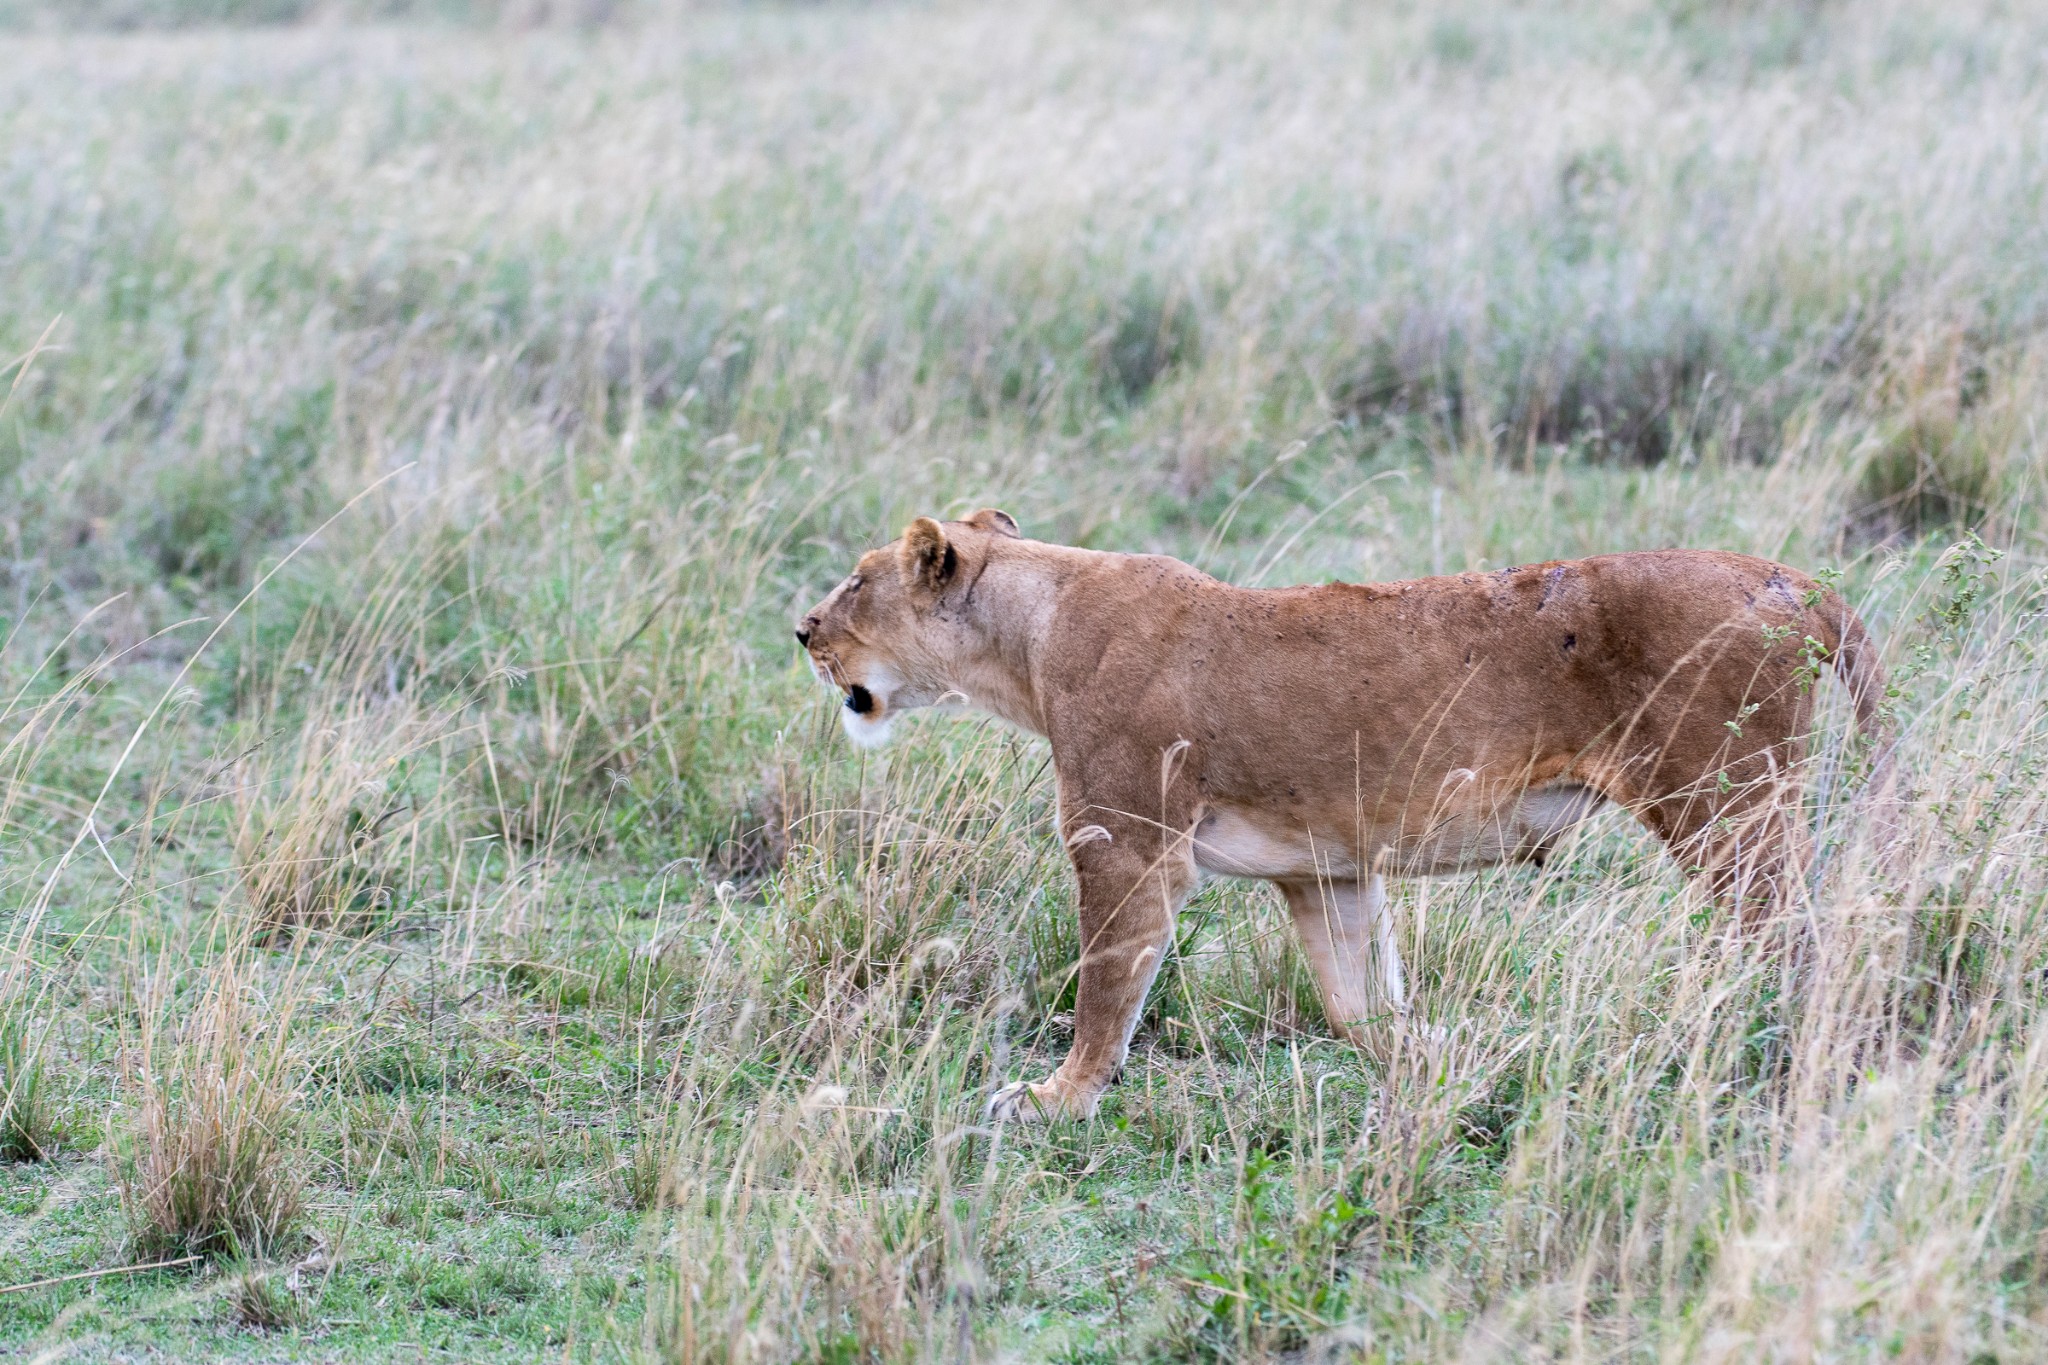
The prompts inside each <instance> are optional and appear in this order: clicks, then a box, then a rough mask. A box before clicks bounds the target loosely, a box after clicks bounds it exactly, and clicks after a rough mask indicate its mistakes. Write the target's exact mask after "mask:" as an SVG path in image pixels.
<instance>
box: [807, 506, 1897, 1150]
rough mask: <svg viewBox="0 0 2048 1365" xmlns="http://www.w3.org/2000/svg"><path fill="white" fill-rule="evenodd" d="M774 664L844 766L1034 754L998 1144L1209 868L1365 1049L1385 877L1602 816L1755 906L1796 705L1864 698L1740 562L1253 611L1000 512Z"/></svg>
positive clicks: (1813, 632)
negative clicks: (1048, 1050)
mask: <svg viewBox="0 0 2048 1365" xmlns="http://www.w3.org/2000/svg"><path fill="white" fill-rule="evenodd" d="M796 638H797V640H798V642H799V643H801V644H802V645H803V647H804V649H805V650H806V652H807V653H808V655H809V659H810V662H811V666H812V668H813V669H814V670H815V671H816V672H817V674H818V676H819V677H821V678H823V679H825V680H826V681H827V682H829V683H831V684H832V685H833V686H834V687H836V688H838V689H839V691H840V692H842V693H843V694H844V695H845V698H846V703H845V710H844V712H843V719H844V721H845V725H846V731H847V733H848V734H849V735H850V736H852V738H853V739H854V740H855V741H856V742H857V743H861V744H876V743H880V742H881V741H882V740H883V739H885V738H886V737H887V735H888V732H889V727H890V725H891V724H892V723H893V722H894V721H895V719H896V717H897V716H898V715H900V714H902V713H903V712H905V711H908V710H910V709H912V708H913V707H920V706H929V705H932V704H933V703H935V702H942V701H958V700H965V701H967V702H969V703H971V704H973V705H974V706H977V707H980V708H981V709H983V710H985V711H989V712H993V713H994V714H995V715H997V716H1000V717H1002V718H1003V719H1004V720H1007V721H1009V722H1011V723H1012V724H1014V725H1018V726H1021V727H1023V728H1024V729H1026V730H1030V731H1032V732H1033V733H1035V734H1039V735H1043V736H1045V737H1046V738H1047V739H1048V740H1050V741H1051V742H1052V757H1053V767H1054V771H1055V773H1056V775H1057V780H1058V799H1059V806H1058V809H1059V830H1060V835H1061V837H1062V839H1063V840H1064V842H1065V845H1066V848H1067V851H1068V854H1069V856H1070V857H1071V859H1072V861H1073V865H1074V875H1075V877H1076V878H1077V879H1078V882H1079V887H1080V918H1081V943H1082V954H1081V963H1080V982H1079V988H1080V995H1079V1000H1078V1003H1077V1004H1076V1006H1075V1010H1074V1045H1073V1049H1072V1051H1070V1052H1069V1053H1068V1055H1067V1059H1066V1061H1065V1062H1064V1063H1062V1064H1061V1066H1060V1067H1059V1069H1058V1070H1057V1071H1055V1072H1054V1073H1053V1074H1052V1076H1051V1077H1050V1078H1048V1079H1047V1080H1044V1081H1042V1082H1037V1083H1029V1084H1027V1083H1021V1082H1020V1083H1017V1084H1014V1085H1010V1086H1006V1087H1004V1088H1003V1089H1002V1090H1000V1091H998V1092H997V1094H996V1096H995V1098H994V1099H993V1101H992V1102H991V1112H992V1113H993V1114H994V1115H995V1116H996V1117H998V1118H1014V1117H1019V1116H1023V1115H1041V1116H1046V1117H1086V1116H1089V1115H1092V1114H1093V1113H1094V1111H1095V1107H1096V1104H1097V1102H1098V1101H1099V1100H1100V1098H1101V1096H1102V1092H1103V1090H1104V1088H1105V1087H1106V1086H1108V1085H1109V1083H1110V1081H1111V1079H1112V1078H1113V1077H1114V1076H1115V1075H1116V1072H1117V1070H1118V1068H1119V1067H1121V1065H1122V1064H1123V1060H1124V1055H1125V1052H1126V1050H1127V1048H1128V1046H1129V1043H1130V1037H1131V1031H1132V1029H1133V1028H1134V1027H1135V1025H1136V1022H1137V1019H1138V1014H1139V1010H1140V1007H1141V1006H1142V1005H1143V1003H1144V1000H1145V994H1146V991H1147V989H1148V988H1149V987H1150V985H1151V983H1152V978H1153V976H1154V974H1155V973H1157V972H1158V970H1159V966H1160V961H1161V958H1162V956H1163V955H1164V954H1165V952H1166V950H1167V946H1168V944H1169V943H1170V942H1171V941H1172V936H1173V922H1174V916H1175V914H1176V912H1177V911H1178V910H1179V908H1180V905H1181V901H1182V899H1183V898H1184V897H1185V896H1186V895H1187V893H1188V891H1189V889H1190V888H1191V887H1192V886H1193V885H1194V883H1195V880H1196V878H1197V876H1198V875H1199V874H1200V873H1201V872H1204V871H1206V872H1213V873H1220V874H1223V875H1226V876H1234V877H1259V878H1264V879H1266V880H1268V881H1271V882H1274V883H1276V884H1277V885H1278V886H1279V887H1280V889H1281V891H1282V892H1283V893H1284V894H1285V896H1286V898H1287V904H1288V906H1289V908H1290V909H1291V910H1292V911H1293V916H1294V924H1295V928H1296V929H1297V931H1298V932H1299V933H1300V935H1301V941H1302V945H1303V947H1304V948H1305V949H1306V951H1307V953H1308V957H1309V960H1310V962H1311V963H1312V964H1313V965H1314V968H1315V973H1316V978H1317V981H1318V983H1319V984H1320V987H1321V990H1322V997H1323V1004H1324V1007H1325V1010H1326V1011H1327V1013H1328V1016H1329V1020H1330V1024H1331V1026H1332V1027H1333V1028H1335V1029H1338V1030H1340V1031H1342V1032H1343V1033H1345V1034H1347V1035H1350V1036H1352V1037H1354V1038H1361V1039H1362V1038H1363V1037H1364V1034H1363V1032H1362V1030H1363V1028H1364V1026H1365V1025H1367V1024H1368V1023H1369V1022H1371V1021H1374V1020H1376V1019H1384V1018H1389V1017H1398V1016H1400V1015H1403V1014H1404V1013H1405V1012H1406V1010H1407V1007H1408V999H1407V988H1406V986H1405V985H1404V983H1403V979H1402V970H1401V959H1400V955H1399V953H1398V952H1397V951H1396V949H1395V942H1394V925H1393V921H1392V916H1391V915H1390V914H1389V912H1388V909H1387V896H1386V891H1385V887H1384V884H1383V882H1382V874H1383V873H1387V872H1394V873H1431V872H1449V871H1453V870H1456V869H1460V868H1471V867H1480V866H1485V865H1487V864H1492V863H1498V862H1503V861H1509V860H1529V861H1538V862H1540V861H1541V860H1542V858H1543V857H1544V855H1545V853H1546V852H1547V851H1548V850H1549V849H1550V847H1551V846H1552V844H1553V843H1554V842H1555V841H1556V840H1557V838H1558V836H1559V835H1560V834H1561V833H1563V832H1564V831H1565V830H1566V829H1568V828H1570V827H1571V826H1572V825H1573V824H1574V823H1576V822H1577V821H1579V820H1581V819H1583V818H1584V817H1585V816H1586V815H1587V814H1588V813H1590V812H1591V811H1592V810H1593V809H1594V808H1595V807H1596V806H1598V805H1599V804H1600V803H1601V802H1603V801H1613V802H1617V803H1619V804H1620V805H1622V806H1623V807H1625V808H1626V809H1627V810H1628V811H1629V812H1630V813H1632V814H1633V815H1634V816H1635V817H1636V818H1637V819H1638V820H1640V821H1642V823H1643V824H1644V825H1646V826H1648V827H1649V828H1650V829H1651V830H1652V831H1654V832H1655V833H1656V834H1657V835H1658V836H1660V837H1661V838H1662V839H1663V840H1664V841H1665V843H1666V845H1667V846H1668V847H1669V848H1670V849H1671V850H1672V852H1673V853H1674V854H1675V855H1676V856H1677V857H1678V858H1679V860H1680V861H1681V862H1682V863H1683V864H1685V865H1686V866H1687V868H1688V869H1689V870H1692V871H1703V872H1705V873H1706V874H1707V875H1708V876H1709V877H1710V878H1711V879H1712V885H1713V887H1714V888H1715V890H1716V891H1717V892H1719V893H1721V894H1723V895H1725V896H1726V897H1728V898H1729V899H1730V900H1732V901H1733V902H1735V903H1736V904H1738V905H1740V906H1743V907H1754V906H1757V905H1759V904H1763V903H1767V902H1768V901H1769V899H1770V898H1771V897H1772V896H1773V895H1774V894H1775V893H1776V891H1777V890H1778V888H1779V887H1780V886H1781V885H1782V884H1785V883H1786V880H1787V879H1788V878H1790V877H1794V876H1796V875H1797V871H1798V868H1799V865H1800V863H1801V861H1802V855H1803V852H1804V839H1805V836H1804V830H1803V827H1802V825H1801V822H1800V821H1799V820H1798V818H1797V816H1796V811H1795V810H1793V809H1790V808H1788V807H1789V801H1788V798H1789V797H1790V796H1791V794H1792V792H1793V790H1794V789H1795V787H1794V784H1795V783H1796V777H1797V773H1798V769H1799V760H1800V758H1801V756H1802V753H1803V750H1804V741H1805V736H1806V732H1807V729H1808V724H1809V719H1810V716H1811V712H1812V702H1813V696H1812V686H1811V684H1812V683H1813V681H1814V680H1815V677H1816V675H1817V674H1818V673H1819V671H1820V669H1821V667H1822V665H1823V663H1827V664H1832V666H1833V667H1834V669H1835V670H1836V671H1837V672H1838V673H1839V674H1840V675H1841V677H1842V678H1843V679H1844V681H1845V682H1846V683H1847V685H1848V687H1849V690H1850V693H1851V694H1852V696H1853V699H1854V703H1855V708H1856V713H1857V718H1858V722H1859V724H1860V725H1861V726H1863V727H1865V728H1868V727H1871V726H1873V725H1875V724H1876V723H1877V721H1878V719H1879V711H1878V705H1879V700H1880V699H1881V698H1882V697H1883V695H1884V690H1885V684H1884V676H1883V670H1882V668H1881V666H1880V665H1879V663H1878V661H1877V657H1876V650H1875V649H1874V647H1873V646H1872V644H1871V641H1870V638H1869V636H1868V635H1867V634H1866V632H1865V631H1864V628H1863V625H1862V623H1861V622H1860V621H1858V620H1857V619H1856V617H1855V615H1854V614H1853V613H1852V612H1851V611H1850V610H1849V608H1848V606H1847V605H1846V604H1845V603H1844V602H1843V601H1842V599H1841V598H1840V597H1839V596H1838V595H1837V594H1836V593H1834V592H1833V591H1832V590H1830V589H1828V588H1827V587H1824V586H1822V585H1821V584H1818V583H1816V582H1815V581H1814V580H1813V579H1811V578H1808V577H1806V576H1805V575H1803V574H1800V573H1796V572H1794V571H1793V570H1790V569H1787V568H1784V567H1782V566H1780V565H1777V564H1773V563H1770V562H1769V561H1767V560H1762V559H1752V558H1749V557H1748V556H1746V555H1736V554H1720V553H1714V552H1710V551H1703V550H1663V551H1652V552H1646V553H1640V554H1616V555H1601V556H1598V557H1596V558H1593V559H1580V560H1570V561H1561V562H1555V563H1549V564H1534V565H1528V566H1525V567H1523V568H1518V569H1503V570H1501V571H1500V572H1498V573H1468V574H1459V575H1457V576H1455V577H1448V578H1424V579H1417V580H1415V581H1412V582H1407V583H1388V584H1367V585H1352V584H1347V583H1332V584H1329V585H1326V586H1323V587H1300V588H1275V589H1248V588H1238V587H1233V586H1231V585H1230V584H1228V583H1222V582H1218V581H1217V580H1216V579H1214V578H1211V577H1209V576H1208V575H1207V574H1204V573H1201V572H1199V571H1197V570H1195V569H1193V568H1190V567H1189V566H1188V565H1186V564H1183V563H1181V562H1179V561H1178V560H1174V559H1169V558H1166V557H1164V556H1162V555H1127V554H1106V553H1102V552H1100V551H1095V550H1081V549H1074V548H1071V547H1068V546H1062V545H1050V544H1045V543H1043V542H1040V541H1033V540H1026V539H1024V538H1023V537H1022V536H1021V535H1020V534H1019V532H1018V529H1017V523H1016V522H1015V521H1014V520H1012V519H1011V517H1010V516H1009V515H1008V514H1007V513H1004V512H999V511H996V510H994V509H992V508H991V509H985V510H983V511H979V512H976V513H975V514H974V515H973V516H971V517H968V518H967V519H966V520H965V521H952V522H947V523H945V524H944V525H941V524H940V523H939V522H937V521H934V520H932V519H930V518H928V517H920V518H918V519H917V520H916V521H914V522H912V523H911V524H910V528H909V529H908V530H907V531H905V532H904V533H903V537H902V539H900V540H898V541H897V542H895V543H894V544H892V545H887V546H884V547H882V548H881V549H877V550H870V551H868V553H866V554H865V555H863V556H861V559H860V563H859V564H858V566H856V568H855V569H854V572H853V574H852V575H851V576H850V577H848V578H847V579H846V580H845V581H844V582H842V583H841V584H839V586H838V587H836V588H834V589H833V590H832V592H831V593H830V594H829V595H828V596H827V597H826V598H825V600H824V601H822V602H820V603H819V604H818V605H817V606H816V607H815V608H814V609H812V610H811V611H810V612H809V613H807V614H806V615H805V616H804V618H803V620H802V622H801V623H800V624H799V625H798V626H797V630H796ZM1745 913H1746V914H1753V913H1754V911H1753V909H1745Z"/></svg>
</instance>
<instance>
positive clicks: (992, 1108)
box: [988, 1081, 1095, 1123]
mask: <svg viewBox="0 0 2048 1365" xmlns="http://www.w3.org/2000/svg"><path fill="white" fill-rule="evenodd" d="M1094 1113H1095V1105H1094V1104H1093V1103H1092V1102H1089V1101H1087V1100H1077V1099H1075V1098H1074V1097H1073V1096H1070V1095H1068V1094H1067V1092H1066V1091H1065V1090H1064V1089H1063V1088H1062V1087H1060V1086H1059V1085H1057V1084H1056V1083H1054V1082H1052V1081H1042V1082H1034V1081H1012V1082H1010V1084H1008V1085H1006V1086H1004V1087H1003V1088H1002V1089H1000V1090H998V1091H996V1093H995V1094H993V1095H991V1096H989V1101H988V1117H989V1120H990V1121H991V1122H994V1123H1009V1122H1010V1121H1011V1120H1013V1119H1014V1120H1016V1121H1017V1122H1020V1123H1045V1122H1051V1121H1053V1120H1056V1119H1085V1118H1089V1117H1091V1116H1093V1114H1094Z"/></svg>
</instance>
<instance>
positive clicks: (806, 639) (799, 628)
mask: <svg viewBox="0 0 2048 1365" xmlns="http://www.w3.org/2000/svg"><path fill="white" fill-rule="evenodd" d="M817 623H818V618H817V617H815V616H806V617H805V618H804V619H803V620H801V621H799V622H797V625H796V642H797V643H798V644H800V645H808V644H810V642H811V628H812V627H813V626H815V625H817Z"/></svg>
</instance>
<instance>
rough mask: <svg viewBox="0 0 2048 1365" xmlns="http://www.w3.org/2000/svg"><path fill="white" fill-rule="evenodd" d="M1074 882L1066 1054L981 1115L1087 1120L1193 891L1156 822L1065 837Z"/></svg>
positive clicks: (1176, 840)
mask: <svg viewBox="0 0 2048 1365" xmlns="http://www.w3.org/2000/svg"><path fill="white" fill-rule="evenodd" d="M1067 839H1068V849H1069V851H1070V853H1071V856H1072V857H1073V860H1074V872H1075V875H1076V877H1077V878H1078V879H1079V882H1080V891H1081V895H1080V902H1081V903H1080V916H1081V962H1080V966H1079V968H1078V970H1079V972H1080V991H1079V997H1078V999H1077V1000H1076V1001H1075V1004H1074V1046H1073V1050H1072V1051H1070V1052H1068V1054H1067V1059H1066V1060H1065V1061H1064V1062H1062V1063H1061V1064H1060V1066H1059V1069H1058V1070H1056V1071H1054V1072H1053V1074H1052V1075H1051V1076H1049V1077H1047V1078H1046V1079H1045V1080H1043V1081H1039V1082H1035V1083H1033V1082H1024V1081H1019V1082H1016V1083H1015V1084H1012V1085H1006V1086H1004V1087H1003V1088H1002V1089H1001V1090H998V1091H997V1092H996V1094H995V1097H994V1098H993V1099H992V1100H990V1101H989V1115H990V1117H992V1118H995V1119H998V1120H1004V1119H1034V1118H1046V1119H1085V1118H1090V1117H1093V1116H1094V1113H1095V1107H1096V1105H1098V1104H1099V1103H1101V1100H1102V1092H1103V1091H1104V1090H1106V1089H1108V1088H1109V1083H1110V1082H1111V1081H1112V1080H1114V1079H1115V1078H1116V1073H1117V1071H1118V1069H1119V1068H1120V1067H1122V1066H1123V1064H1124V1056H1125V1054H1126V1053H1127V1052H1128V1051H1129V1049H1130V1043H1131V1033H1132V1031H1133V1030H1135V1029H1136V1028H1137V1026H1138V1015H1139V1012H1140V1011H1141V1010H1143V1008H1144V1006H1145V996H1146V993H1147V992H1148V991H1150V990H1151V988H1152V980H1153V978H1154V977H1156V976H1157V975H1158V974H1159V967H1160V964H1161V963H1162V962H1163V961H1164V960H1165V958H1166V953H1167V949H1168V948H1169V947H1170V946H1171V944H1172V942H1173V924H1174V917H1175V916H1176V915H1177V914H1178V913H1179V911H1180V905H1181V901H1182V900H1184V899H1185V898H1186V896H1187V894H1188V891H1189V889H1190V888H1191V887H1192V886H1193V885H1194V880H1195V868H1194V861H1193V858H1192V857H1191V855H1190V852H1189V849H1188V846H1187V841H1186V839H1185V838H1184V837H1179V836H1168V835H1163V834H1162V833H1161V831H1160V829H1159V825H1158V823H1157V822H1146V821H1138V820H1131V819H1111V818H1102V819H1100V821H1099V822H1098V823H1089V824H1081V825H1079V827H1078V828H1070V829H1069V831H1068V832H1067Z"/></svg>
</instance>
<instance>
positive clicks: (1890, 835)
mask: <svg viewBox="0 0 2048 1365" xmlns="http://www.w3.org/2000/svg"><path fill="white" fill-rule="evenodd" d="M1807 622H1808V624H1807V630H1808V633H1809V634H1811V635H1812V636H1813V637H1814V638H1815V639H1817V640H1819V641H1820V642H1821V644H1822V645H1824V646H1825V647H1826V648H1827V652H1828V658H1829V660H1830V661H1831V662H1832V663H1833V665H1834V670H1835V676H1836V677H1838V678H1840V679H1841V680H1842V685H1843V686H1845V687H1846V688H1848V690H1849V700H1850V702H1851V703H1852V704H1853V705H1854V706H1855V708H1856V728H1857V729H1858V730H1859V731H1861V732H1862V733H1863V735H1864V736H1865V738H1867V739H1868V740H1869V741H1870V742H1871V744H1872V746H1873V747H1872V752H1871V765H1870V778H1869V780H1868V781H1867V782H1866V783H1865V784H1864V789H1863V793H1862V796H1861V798H1860V799H1859V804H1861V805H1862V806H1863V807H1864V812H1865V816H1866V818H1867V820H1868V822H1869V825H1870V828H1871V833H1872V835H1873V837H1874V839H1875V841H1876V843H1877V844H1878V846H1879V847H1880V849H1883V850H1889V849H1890V848H1891V846H1892V845H1893V843H1894V842H1895V840H1896V838H1897V835H1898V834H1899V824H1898V816H1899V804H1900V803H1899V799H1898V793H1897V791H1896V789H1895V782H1894V766H1895V764H1894V760H1895V758H1896V756H1897V749H1898V733H1897V729H1896V727H1895V726H1894V725H1893V724H1892V719H1891V715H1890V713H1889V709H1888V708H1887V707H1886V706H1885V702H1886V700H1887V696H1888V692H1889V689H1890V679H1889V678H1888V677H1887V676H1886V674H1885V667H1884V661H1883V660H1882V659H1880V658H1879V657H1878V649H1877V642H1876V641H1875V640H1873V639H1871V638H1870V632H1869V630H1867V629H1866V628H1865V627H1864V625H1863V622H1862V620H1861V619H1859V618H1858V617H1857V615H1856V613H1855V611H1854V610H1853V609H1851V608H1850V606H1849V604H1848V603H1847V602H1846V601H1844V600H1843V599H1842V595H1841V594H1840V593H1838V592H1836V591H1834V590H1833V589H1832V588H1829V589H1824V590H1822V592H1821V595H1820V600H1819V601H1817V602H1815V603H1814V605H1813V606H1811V607H1809V608H1808V609H1807Z"/></svg>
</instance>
